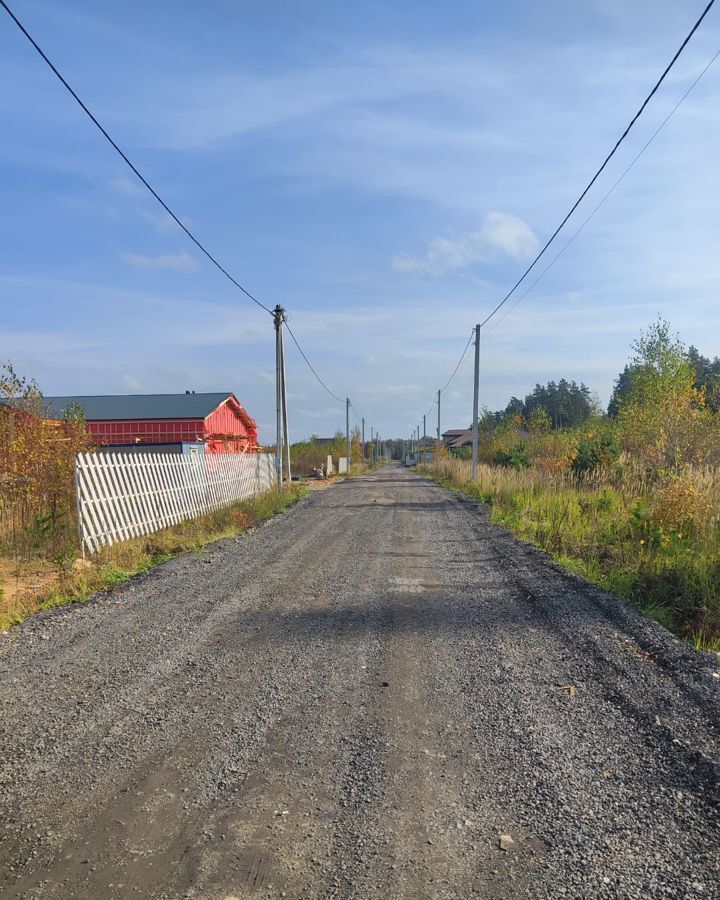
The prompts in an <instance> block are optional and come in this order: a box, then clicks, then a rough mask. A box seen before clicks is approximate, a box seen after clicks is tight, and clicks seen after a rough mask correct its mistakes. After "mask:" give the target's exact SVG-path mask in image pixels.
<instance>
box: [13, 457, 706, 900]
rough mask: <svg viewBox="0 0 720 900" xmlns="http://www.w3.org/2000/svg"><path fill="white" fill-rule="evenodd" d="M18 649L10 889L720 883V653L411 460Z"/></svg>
mask: <svg viewBox="0 0 720 900" xmlns="http://www.w3.org/2000/svg"><path fill="white" fill-rule="evenodd" d="M0 654H1V655H0V697H1V699H2V704H1V709H0V742H1V743H0V751H1V753H2V760H1V763H0V895H2V896H3V897H5V896H7V897H13V898H15V897H23V898H41V897H42V898H61V900H69V898H83V900H105V898H109V900H112V898H126V897H127V898H134V897H142V898H154V900H176V898H188V900H196V898H203V900H239V898H262V897H288V898H295V900H298V898H325V897H338V898H357V900H364V898H369V900H372V898H408V900H410V898H412V900H423V898H462V900H465V898H473V897H478V898H493V900H502V898H520V897H523V898H525V897H527V898H553V900H555V898H558V897H572V898H575V897H578V898H580V897H587V898H596V897H600V898H602V897H608V898H611V897H612V898H635V897H637V898H648V897H650V898H654V897H663V898H695V897H698V898H708V897H720V830H719V806H718V784H719V782H720V779H719V778H718V774H719V772H720V768H719V765H718V747H719V744H718V731H719V730H720V679H719V678H718V667H717V664H716V662H714V661H713V660H712V658H711V657H710V656H707V655H702V654H699V653H696V652H695V651H694V650H692V649H691V648H689V647H688V646H685V645H684V644H682V643H680V642H679V641H677V640H676V639H674V638H673V637H671V636H670V635H669V634H668V633H667V632H665V631H664V630H663V629H661V628H660V627H659V626H657V625H655V624H654V623H652V622H649V621H646V620H643V619H642V618H641V617H640V616H639V615H636V614H635V613H634V612H632V611H631V610H629V609H627V608H626V607H624V606H623V605H622V604H621V603H620V601H618V600H615V599H613V598H611V597H609V596H608V595H606V594H604V593H603V592H602V591H600V590H599V589H596V588H594V587H592V586H590V585H588V584H586V583H584V582H582V581H580V580H579V579H576V578H574V577H573V576H571V575H568V574H567V573H563V572H562V571H560V570H559V569H557V568H556V567H555V566H553V565H552V564H551V563H550V562H549V561H548V560H547V559H546V557H544V556H543V555H542V554H540V553H539V552H537V551H535V550H533V549H532V548H530V547H527V546H526V545H523V544H520V543H518V542H517V541H515V540H514V539H513V538H512V537H510V536H509V535H508V534H507V533H506V532H504V531H502V530H501V529H498V528H497V527H494V526H492V525H491V524H490V523H489V519H488V516H487V513H486V511H485V510H484V509H483V508H482V507H481V506H479V505H478V504H475V503H473V502H470V501H468V500H464V499H463V498H461V497H459V496H456V495H453V494H450V493H448V492H446V491H444V490H442V489H441V488H439V487H437V486H435V485H433V484H431V483H429V482H427V481H425V480H423V479H421V478H420V477H418V476H415V475H413V474H412V473H409V472H407V471H405V470H403V469H402V468H400V467H399V466H395V465H393V466H389V467H387V468H385V469H383V470H380V471H379V472H377V473H375V474H373V475H371V476H368V477H364V478H359V479H355V480H352V481H349V482H345V483H342V484H339V485H337V486H335V487H333V488H331V489H330V490H327V491H322V492H318V493H316V494H313V495H312V496H311V497H309V498H307V499H305V500H303V501H302V502H301V503H300V504H298V505H297V506H296V507H294V508H293V509H292V510H291V511H289V512H288V513H286V514H284V515H282V516H280V517H278V518H276V519H274V520H273V521H271V522H269V523H268V524H267V525H265V526H264V527H261V528H259V529H257V530H256V531H255V532H253V533H251V534H248V535H245V536H243V537H241V538H239V539H236V540H235V539H233V540H228V541H224V542H222V543H219V544H215V545H213V546H212V547H211V548H209V549H208V550H207V551H206V552H205V553H204V554H202V555H199V556H193V555H186V556H182V557H179V558H177V559H174V560H172V561H170V562H168V563H166V564H164V565H162V566H160V567H159V568H157V569H156V570H154V571H153V572H152V573H150V574H148V575H146V576H143V577H140V578H137V579H134V580H133V581H131V582H130V583H128V584H127V585H125V586H124V587H123V588H122V589H120V590H119V591H117V592H116V593H114V594H112V595H108V596H102V597H99V598H97V599H95V600H93V601H91V602H89V603H87V604H84V605H78V606H74V607H68V608H65V609H61V610H56V611H53V612H49V613H44V614H41V615H38V616H36V617H35V618H34V619H32V620H30V621H28V622H27V623H25V625H24V626H22V627H20V628H16V629H13V630H12V631H11V632H10V633H9V634H6V635H5V636H3V637H0Z"/></svg>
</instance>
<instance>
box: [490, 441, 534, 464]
mask: <svg viewBox="0 0 720 900" xmlns="http://www.w3.org/2000/svg"><path fill="white" fill-rule="evenodd" d="M493 462H494V463H495V465H496V466H507V467H508V468H511V469H527V468H528V467H529V466H530V460H529V459H528V455H527V451H526V449H525V445H524V444H516V445H515V446H514V447H511V448H510V449H509V450H502V449H500V450H497V451H496V453H495V458H494V460H493Z"/></svg>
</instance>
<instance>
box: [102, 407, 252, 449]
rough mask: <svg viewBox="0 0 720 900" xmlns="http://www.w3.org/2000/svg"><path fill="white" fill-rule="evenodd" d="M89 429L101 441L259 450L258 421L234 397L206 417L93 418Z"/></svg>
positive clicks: (103, 442) (104, 442) (108, 442)
mask: <svg viewBox="0 0 720 900" xmlns="http://www.w3.org/2000/svg"><path fill="white" fill-rule="evenodd" d="M87 425H88V430H89V431H90V433H91V434H92V436H93V437H94V438H95V440H96V441H97V442H98V443H99V444H111V445H112V444H179V443H183V442H196V441H203V442H204V443H205V452H206V453H242V452H245V453H255V452H256V450H257V438H258V431H257V425H256V424H255V420H254V419H253V418H252V416H251V415H249V413H247V412H246V410H245V409H243V407H242V406H240V404H236V403H235V401H234V400H232V399H230V400H227V401H225V402H224V403H221V404H220V406H218V408H217V409H215V410H213V412H211V413H210V415H209V416H206V418H205V419H204V420H203V419H127V420H99V419H91V420H89V421H88V423H87Z"/></svg>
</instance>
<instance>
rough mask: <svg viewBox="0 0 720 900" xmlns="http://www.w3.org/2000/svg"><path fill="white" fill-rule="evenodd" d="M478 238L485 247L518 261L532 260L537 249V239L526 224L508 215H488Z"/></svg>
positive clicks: (493, 213) (496, 213) (494, 213)
mask: <svg viewBox="0 0 720 900" xmlns="http://www.w3.org/2000/svg"><path fill="white" fill-rule="evenodd" d="M480 237H481V240H482V241H483V242H484V243H485V244H486V245H487V246H489V247H493V248H495V249H497V250H502V251H503V252H504V253H506V254H507V255H508V256H510V257H511V258H512V259H515V260H518V261H523V260H529V259H532V258H533V256H535V254H536V253H537V251H538V249H539V243H538V239H537V238H536V237H535V234H534V232H533V230H532V229H531V228H530V226H529V225H528V224H527V222H524V221H523V220H522V219H520V218H519V217H518V216H511V215H509V214H508V213H499V212H491V213H488V215H487V216H486V217H485V224H484V225H483V227H482V229H481V230H480Z"/></svg>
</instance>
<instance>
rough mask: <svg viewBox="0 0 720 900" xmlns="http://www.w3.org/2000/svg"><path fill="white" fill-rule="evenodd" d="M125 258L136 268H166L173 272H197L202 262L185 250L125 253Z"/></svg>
mask: <svg viewBox="0 0 720 900" xmlns="http://www.w3.org/2000/svg"><path fill="white" fill-rule="evenodd" d="M123 259H124V260H125V262H126V263H127V264H128V265H129V266H132V267H133V268H134V269H165V270H170V271H173V272H197V270H198V269H199V268H200V263H199V262H198V261H197V260H196V259H195V257H193V256H190V254H189V253H186V252H185V251H184V250H183V252H182V253H163V254H161V255H160V256H142V255H141V254H140V253H124V254H123Z"/></svg>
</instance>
